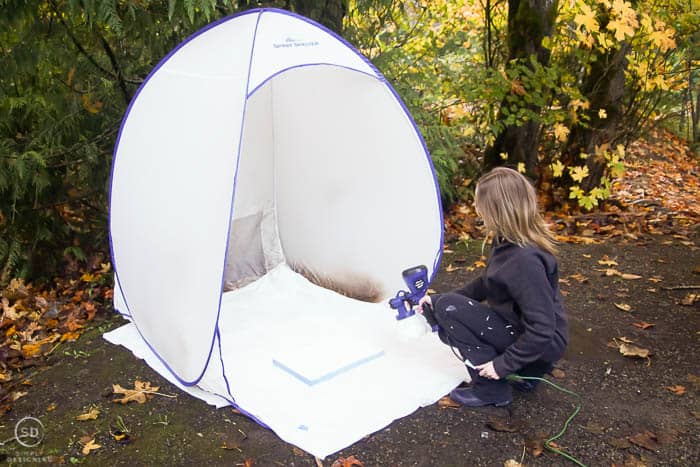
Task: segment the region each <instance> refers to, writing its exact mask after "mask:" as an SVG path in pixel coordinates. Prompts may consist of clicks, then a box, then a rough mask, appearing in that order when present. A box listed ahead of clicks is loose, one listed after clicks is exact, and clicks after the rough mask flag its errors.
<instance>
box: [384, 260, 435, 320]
mask: <svg viewBox="0 0 700 467" xmlns="http://www.w3.org/2000/svg"><path fill="white" fill-rule="evenodd" d="M401 275H402V276H403V280H404V282H405V283H406V286H408V291H406V290H399V291H398V292H397V293H396V296H395V297H394V298H392V299H391V300H389V306H390V307H391V308H392V309H394V310H396V311H397V315H396V319H397V320H399V321H401V320H404V319H406V318H409V317H411V316H413V315H414V314H415V312H414V311H413V307H414V306H416V305H418V302H419V301H420V299H421V298H423V296H424V295H425V293H426V292H427V291H428V268H427V267H425V266H423V265H420V266H415V267H412V268H408V269H406V270H405V271H404V272H402V273H401ZM406 304H408V305H409V306H408V307H407V306H406ZM435 330H436V329H433V331H435Z"/></svg>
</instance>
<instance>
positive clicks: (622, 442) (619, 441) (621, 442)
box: [608, 438, 632, 449]
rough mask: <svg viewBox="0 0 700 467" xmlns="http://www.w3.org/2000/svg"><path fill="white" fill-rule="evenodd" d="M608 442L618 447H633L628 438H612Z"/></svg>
mask: <svg viewBox="0 0 700 467" xmlns="http://www.w3.org/2000/svg"><path fill="white" fill-rule="evenodd" d="M608 444H609V445H611V446H612V447H614V448H617V449H629V448H631V447H632V444H630V442H629V440H628V439H627V438H611V439H609V440H608Z"/></svg>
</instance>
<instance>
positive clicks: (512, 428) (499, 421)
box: [486, 416, 525, 433]
mask: <svg viewBox="0 0 700 467" xmlns="http://www.w3.org/2000/svg"><path fill="white" fill-rule="evenodd" d="M486 426H487V427H489V428H491V429H492V430H493V431H501V432H504V433H515V432H517V431H520V430H521V429H522V428H524V426H525V423H524V422H523V421H522V420H506V419H504V418H500V417H493V416H492V417H489V419H488V421H487V422H486Z"/></svg>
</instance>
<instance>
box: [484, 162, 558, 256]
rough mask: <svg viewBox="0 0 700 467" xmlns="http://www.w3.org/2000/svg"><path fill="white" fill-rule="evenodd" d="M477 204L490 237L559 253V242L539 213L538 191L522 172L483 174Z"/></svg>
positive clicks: (508, 170) (511, 170)
mask: <svg viewBox="0 0 700 467" xmlns="http://www.w3.org/2000/svg"><path fill="white" fill-rule="evenodd" d="M474 204H475V207H476V212H477V214H479V216H481V218H482V219H483V220H484V226H485V227H486V229H487V230H488V231H489V233H490V234H493V235H495V236H496V237H497V238H498V237H500V238H503V239H505V240H507V241H509V242H511V243H514V244H516V245H519V246H538V247H540V248H541V249H543V250H545V251H548V252H549V253H552V254H554V253H556V251H557V249H556V240H555V239H554V235H553V234H552V232H551V231H550V230H549V228H547V225H546V224H545V222H544V219H543V218H542V215H541V214H540V212H539V209H538V206H537V194H536V193H535V188H534V187H533V186H532V185H531V184H530V182H529V181H528V180H527V179H526V178H525V177H524V176H523V175H522V174H520V173H519V172H517V171H515V170H513V169H509V168H506V167H497V168H495V169H493V170H491V171H490V172H488V173H487V174H485V175H483V176H482V177H481V178H480V179H479V182H478V183H477V185H476V196H475V200H474Z"/></svg>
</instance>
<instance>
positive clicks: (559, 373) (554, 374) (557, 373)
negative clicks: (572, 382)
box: [549, 368, 566, 379]
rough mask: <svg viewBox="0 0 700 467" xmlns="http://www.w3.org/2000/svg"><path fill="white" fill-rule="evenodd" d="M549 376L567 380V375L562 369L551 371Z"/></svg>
mask: <svg viewBox="0 0 700 467" xmlns="http://www.w3.org/2000/svg"><path fill="white" fill-rule="evenodd" d="M549 374H550V375H552V377H554V378H556V379H564V378H566V373H565V372H564V370H562V369H560V368H554V369H552V371H550V372H549Z"/></svg>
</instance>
